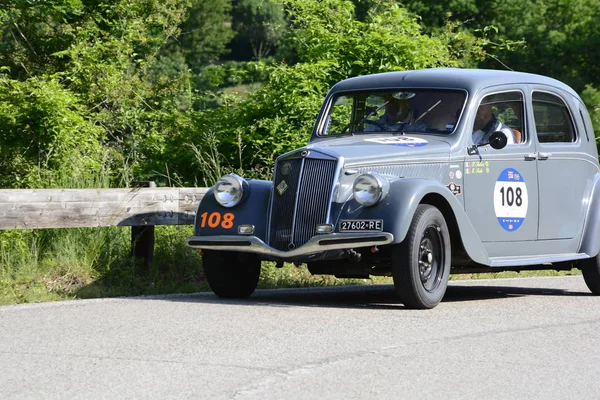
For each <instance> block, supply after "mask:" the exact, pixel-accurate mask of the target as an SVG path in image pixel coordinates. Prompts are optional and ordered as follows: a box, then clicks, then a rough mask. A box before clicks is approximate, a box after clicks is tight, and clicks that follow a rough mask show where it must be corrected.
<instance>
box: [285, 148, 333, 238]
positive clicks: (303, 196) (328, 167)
mask: <svg viewBox="0 0 600 400" xmlns="http://www.w3.org/2000/svg"><path fill="white" fill-rule="evenodd" d="M335 167H336V165H335V162H331V161H329V160H318V159H307V160H305V166H304V174H303V176H302V181H301V185H302V186H301V190H300V193H299V194H298V206H297V210H296V229H295V231H294V244H295V245H296V247H298V246H301V245H303V244H304V243H306V242H308V240H309V239H310V238H312V237H313V236H314V235H315V234H316V232H315V229H316V226H317V225H318V224H324V223H326V222H327V213H328V211H329V201H330V197H331V188H332V184H333V178H334V175H335Z"/></svg>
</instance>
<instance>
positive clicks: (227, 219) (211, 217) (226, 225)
mask: <svg viewBox="0 0 600 400" xmlns="http://www.w3.org/2000/svg"><path fill="white" fill-rule="evenodd" d="M234 218H235V215H233V214H232V213H225V214H223V216H221V213H219V212H213V213H210V214H209V213H208V212H203V213H202V214H200V228H204V227H206V226H207V225H208V227H209V228H217V227H218V226H219V225H220V226H221V228H223V229H231V228H233V219H234Z"/></svg>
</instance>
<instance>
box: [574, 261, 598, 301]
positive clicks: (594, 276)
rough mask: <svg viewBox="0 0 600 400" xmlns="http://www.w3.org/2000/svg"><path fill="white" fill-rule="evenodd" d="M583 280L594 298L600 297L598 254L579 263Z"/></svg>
mask: <svg viewBox="0 0 600 400" xmlns="http://www.w3.org/2000/svg"><path fill="white" fill-rule="evenodd" d="M579 267H580V268H581V273H582V274H583V280H584V281H585V284H586V285H587V287H588V288H589V289H590V291H591V292H592V293H593V294H595V295H596V296H600V254H598V255H597V256H596V257H592V258H588V259H587V260H583V261H580V262H579Z"/></svg>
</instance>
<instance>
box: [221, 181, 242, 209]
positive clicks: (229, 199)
mask: <svg viewBox="0 0 600 400" xmlns="http://www.w3.org/2000/svg"><path fill="white" fill-rule="evenodd" d="M214 194H215V199H216V200H217V202H218V203H219V204H220V205H222V206H223V207H233V206H235V205H237V204H238V203H239V202H240V201H241V200H242V197H243V196H244V180H243V179H242V178H241V177H239V176H237V175H236V174H229V175H225V176H223V177H221V179H219V181H218V182H217V184H216V185H215V190H214Z"/></svg>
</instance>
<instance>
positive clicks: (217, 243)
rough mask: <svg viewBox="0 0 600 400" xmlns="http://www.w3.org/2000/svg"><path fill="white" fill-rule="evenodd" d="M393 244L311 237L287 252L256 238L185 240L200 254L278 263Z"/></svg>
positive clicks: (352, 236)
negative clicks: (237, 255) (246, 255)
mask: <svg viewBox="0 0 600 400" xmlns="http://www.w3.org/2000/svg"><path fill="white" fill-rule="evenodd" d="M393 240H394V235H392V234H391V233H388V232H371V233H332V234H328V235H319V236H315V237H313V238H312V239H310V240H309V241H308V242H306V243H305V244H304V245H302V246H300V247H298V248H296V249H293V250H289V251H282V250H278V249H274V248H273V247H271V246H269V245H267V244H266V243H265V242H263V241H262V240H261V239H259V238H257V237H256V236H192V237H190V238H188V239H187V240H186V244H187V245H188V246H189V247H193V248H197V249H203V250H224V251H225V250H228V251H240V252H246V253H258V254H262V255H265V256H269V257H273V258H278V259H293V258H297V257H299V256H306V255H310V254H317V253H322V252H325V251H328V250H343V249H351V248H359V247H371V246H382V245H385V244H389V243H391V242H392V241H393Z"/></svg>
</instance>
